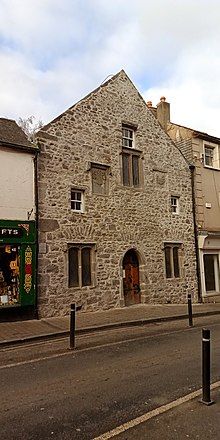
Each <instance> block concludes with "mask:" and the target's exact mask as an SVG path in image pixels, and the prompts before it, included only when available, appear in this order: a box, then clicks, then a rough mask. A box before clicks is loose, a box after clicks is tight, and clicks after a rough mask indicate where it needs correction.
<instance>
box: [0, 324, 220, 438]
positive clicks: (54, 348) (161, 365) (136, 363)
mask: <svg viewBox="0 0 220 440" xmlns="http://www.w3.org/2000/svg"><path fill="white" fill-rule="evenodd" d="M219 321H220V320H219V317H207V318H205V319H204V318H200V319H198V320H197V321H196V322H195V324H196V326H195V327H194V328H191V329H189V328H187V327H186V323H185V322H176V323H163V324H159V325H149V326H145V327H140V328H126V329H118V330H115V331H110V332H103V333H98V334H94V335H90V336H89V337H87V336H83V337H81V338H78V339H77V347H78V348H77V350H76V351H74V352H71V351H69V350H68V345H67V344H68V341H67V340H65V339H63V340H58V341H53V342H51V341H50V342H46V343H41V344H40V343H39V344H30V345H29V346H25V347H14V348H9V349H4V350H1V352H0V353H1V356H0V390H1V416H0V426H1V440H6V439H7V440H8V439H10V440H15V439H16V440H19V439H24V440H32V439H33V440H35V439H36V440H41V439H44V440H46V439H51V438H54V439H62V440H65V439H74V440H75V439H76V440H78V439H80V440H84V439H85V440H87V439H90V440H91V439H93V438H95V437H97V436H98V435H100V434H101V433H104V432H106V431H109V430H111V429H113V428H114V427H116V426H118V425H121V424H122V423H124V422H126V421H128V420H130V419H133V418H135V417H137V416H139V415H141V414H143V413H146V412H147V411H151V410H152V409H154V408H157V407H159V406H161V405H163V404H165V403H167V402H170V401H172V400H174V399H176V398H178V397H181V396H183V395H185V394H188V393H190V392H191V391H193V390H196V389H198V388H200V386H201V326H206V327H208V328H210V329H211V334H212V353H213V356H212V358H213V359H212V380H213V381H217V380H219V376H220V322H219Z"/></svg>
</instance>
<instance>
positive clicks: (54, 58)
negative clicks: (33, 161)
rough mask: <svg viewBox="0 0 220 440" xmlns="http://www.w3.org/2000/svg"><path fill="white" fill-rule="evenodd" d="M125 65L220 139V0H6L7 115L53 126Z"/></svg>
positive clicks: (3, 106)
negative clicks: (55, 118) (57, 117)
mask: <svg viewBox="0 0 220 440" xmlns="http://www.w3.org/2000/svg"><path fill="white" fill-rule="evenodd" d="M121 69H124V70H125V71H126V73H127V74H128V76H129V77H130V79H131V80H132V81H133V83H134V84H135V86H136V87H137V88H138V90H139V92H140V93H141V95H142V96H143V97H144V99H146V101H152V102H153V105H154V106H155V105H156V104H157V103H158V102H159V100H160V97H161V96H165V97H166V99H167V101H168V102H170V104H171V121H172V122H175V123H180V124H182V125H186V126H188V127H192V128H194V129H197V130H200V131H205V132H207V133H209V134H212V135H214V136H217V137H220V124H219V117H220V1H219V0H135V1H134V0H111V1H109V0H0V117H6V118H12V119H15V120H18V119H19V118H20V117H21V118H28V117H29V116H32V115H33V116H35V118H36V121H37V120H42V121H43V122H44V123H47V122H49V121H50V120H52V119H53V118H54V117H56V116H58V115H59V114H60V113H62V112H64V111H65V110H66V109H67V108H69V107H70V106H72V105H73V104H74V103H75V102H77V101H78V100H79V99H81V98H83V96H85V95H86V94H88V93H89V92H90V91H92V90H93V89H95V88H96V87H98V86H99V85H100V84H101V83H102V82H103V81H104V80H105V79H106V78H107V77H108V76H109V75H113V74H116V73H117V72H118V71H120V70H121Z"/></svg>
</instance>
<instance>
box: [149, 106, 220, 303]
mask: <svg viewBox="0 0 220 440" xmlns="http://www.w3.org/2000/svg"><path fill="white" fill-rule="evenodd" d="M148 105H149V106H150V107H151V103H150V102H149V103H148ZM151 109H152V111H153V112H154V114H155V115H156V116H157V118H158V120H159V121H160V123H161V125H162V127H163V128H164V129H165V130H166V132H167V133H168V135H169V136H170V137H171V139H173V141H174V142H175V143H176V145H177V146H178V148H179V149H180V150H181V151H182V153H183V154H184V156H185V157H186V159H187V160H188V162H189V163H191V164H193V165H194V173H193V180H192V184H193V191H194V202H195V212H196V230H197V246H198V261H199V269H200V274H199V275H200V283H199V296H200V297H201V299H202V301H203V302H213V301H220V272H219V267H220V138H217V137H215V136H211V135H209V134H207V133H203V132H201V131H198V130H194V129H192V128H188V127H184V126H182V125H179V124H174V123H172V122H170V104H169V103H168V102H166V100H165V98H161V101H160V103H159V104H158V105H157V107H156V108H152V107H151ZM175 203H176V205H177V206H178V203H179V199H176V202H175ZM177 209H178V207H177Z"/></svg>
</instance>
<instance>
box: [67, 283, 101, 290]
mask: <svg viewBox="0 0 220 440" xmlns="http://www.w3.org/2000/svg"><path fill="white" fill-rule="evenodd" d="M95 287H96V285H95V284H94V285H92V286H82V287H80V286H75V287H74V286H68V289H72V290H90V289H94V288H95Z"/></svg>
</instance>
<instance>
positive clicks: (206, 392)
mask: <svg viewBox="0 0 220 440" xmlns="http://www.w3.org/2000/svg"><path fill="white" fill-rule="evenodd" d="M79 309H80V307H76V304H75V303H73V304H71V308H70V347H69V348H70V350H74V349H75V348H76V342H75V333H76V311H77V310H79ZM188 317H189V327H193V314H192V298H191V295H190V294H189V295H188ZM201 402H202V403H204V404H205V405H211V404H212V403H214V402H213V400H211V395H210V330H208V329H205V328H203V329H202V399H201Z"/></svg>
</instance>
